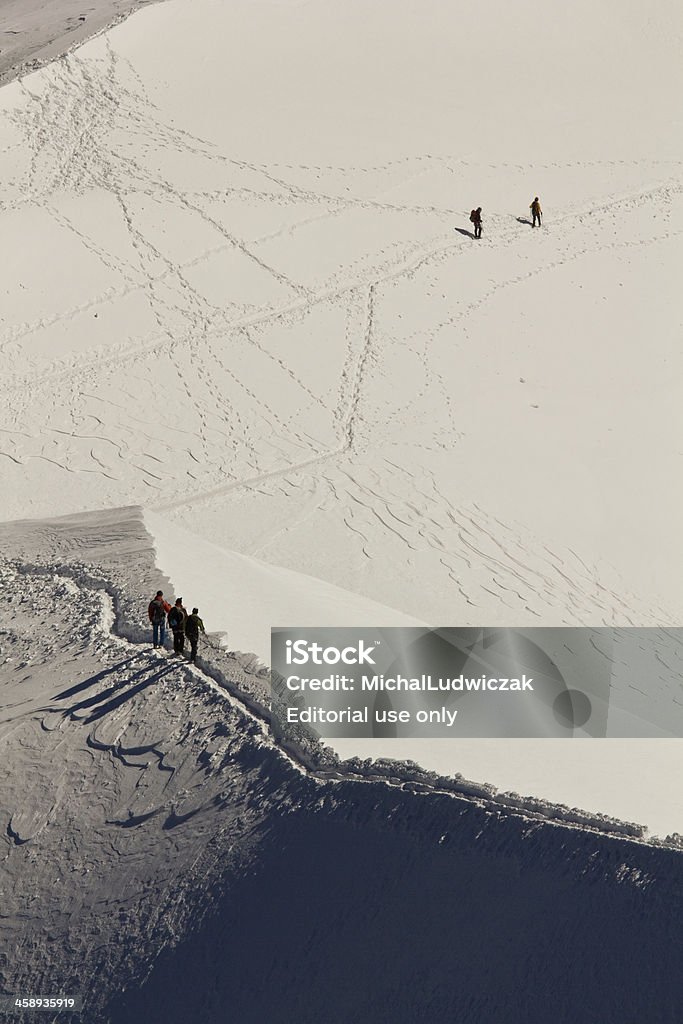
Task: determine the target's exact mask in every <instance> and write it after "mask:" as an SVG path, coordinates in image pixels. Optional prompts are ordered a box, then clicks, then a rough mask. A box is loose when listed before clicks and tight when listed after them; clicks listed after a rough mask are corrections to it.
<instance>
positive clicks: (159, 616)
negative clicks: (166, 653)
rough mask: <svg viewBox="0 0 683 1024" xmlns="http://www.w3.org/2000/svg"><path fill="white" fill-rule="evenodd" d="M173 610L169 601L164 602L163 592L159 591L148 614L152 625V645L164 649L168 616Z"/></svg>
mask: <svg viewBox="0 0 683 1024" xmlns="http://www.w3.org/2000/svg"><path fill="white" fill-rule="evenodd" d="M170 610H171V606H170V604H169V603H168V601H164V592H163V590H157V593H156V597H155V598H153V599H152V600H151V601H150V602H149V607H148V609H147V614H148V615H149V621H150V622H151V623H152V644H153V646H154V647H163V646H164V641H165V640H166V616H167V615H168V613H169V612H170Z"/></svg>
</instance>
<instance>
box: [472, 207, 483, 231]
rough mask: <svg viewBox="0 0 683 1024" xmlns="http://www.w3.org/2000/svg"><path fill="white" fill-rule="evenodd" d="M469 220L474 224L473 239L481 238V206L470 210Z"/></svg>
mask: <svg viewBox="0 0 683 1024" xmlns="http://www.w3.org/2000/svg"><path fill="white" fill-rule="evenodd" d="M470 220H471V221H472V223H473V224H474V237H475V238H481V206H478V207H477V208H476V210H472V213H471V214H470Z"/></svg>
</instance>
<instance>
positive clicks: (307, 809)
mask: <svg viewBox="0 0 683 1024" xmlns="http://www.w3.org/2000/svg"><path fill="white" fill-rule="evenodd" d="M0 537H1V539H2V542H3V543H2V549H3V550H6V549H8V548H11V549H12V551H13V552H14V553H15V554H14V557H13V558H12V560H11V561H8V560H6V559H5V560H3V561H2V563H0V581H1V582H2V605H3V615H2V618H3V623H4V628H3V634H2V640H1V645H2V652H1V654H0V685H2V692H3V694H4V700H3V708H2V714H1V715H0V741H1V742H2V749H3V760H4V761H5V763H7V764H11V765H12V769H13V770H12V772H11V773H10V774H9V775H8V776H6V777H4V778H3V780H2V783H1V784H0V813H1V814H2V817H3V819H4V820H3V821H2V823H1V824H2V834H3V835H4V839H3V840H0V842H2V846H3V848H4V853H3V855H2V857H3V882H4V886H3V890H4V894H3V907H2V914H1V915H0V947H1V948H2V949H3V951H4V952H3V955H2V957H1V958H0V987H1V988H2V990H3V991H17V990H20V989H23V990H28V989H30V990H32V991H38V990H42V989H44V988H46V987H49V988H50V990H51V991H54V990H55V988H56V987H62V988H63V989H64V990H67V989H68V990H69V991H72V992H74V991H82V992H83V993H84V995H85V997H86V1001H87V1006H88V1009H87V1019H88V1021H92V1022H99V1021H108V1022H110V1024H119V1022H121V1024H123V1022H124V1021H126V1022H130V1021H138V1020H139V1021H142V1020H146V1021H150V1022H156V1021H164V1022H166V1024H174V1022H178V1024H180V1022H181V1021H182V1022H185V1021H187V1020H188V1019H189V1020H197V1021H210V1020H211V1021H212V1020H219V1019H222V1018H223V1016H224V1015H225V1012H226V1006H229V1007H230V1013H231V1014H232V1015H233V1016H234V1017H235V1018H236V1019H239V1020H240V1021H244V1022H249V1021H254V1022H256V1021H263V1020H264V1019H269V1020H273V1021H281V1022H282V1024H289V1022H291V1021H292V1020H297V1021H301V1022H308V1021H310V1022H311V1024H312V1022H313V1021H316V1020H320V1019H325V1020H329V1021H339V1022H340V1024H341V1022H342V1021H343V1022H346V1021H348V1020H350V1019H358V1020H368V1021H370V1020H371V1021H373V1022H375V1021H378V1022H379V1021H390V1020H391V1021H394V1022H405V1024H408V1022H413V1021H416V1020H425V1021H427V1020H434V1019H440V1018H442V1017H443V1016H448V1015H450V1016H453V1015H456V1016H463V1017H464V1018H466V1019H471V1020H485V1019H489V1016H490V1015H491V1016H492V1017H493V1019H496V1020H500V1021H510V1022H513V1021H518V1020H519V1019H520V1016H519V1015H520V1014H521V1015H522V1016H521V1019H524V1020H528V1021H530V1022H538V1024H541V1022H542V1021H543V1022H545V1021H547V1020H548V1019H549V1017H552V1019H554V1020H557V1021H560V1022H564V1021H566V1022H567V1024H569V1022H570V1021H571V1022H572V1024H583V1022H584V1021H585V1022H586V1024H588V1022H589V1021H594V1020H595V1019H596V1017H597V1018H598V1019H600V1020H601V1021H605V1022H606V1024H609V1022H614V1024H623V1022H624V1021H625V1020H630V1019H633V1020H637V1019H640V1020H642V1019H646V1020H647V1019H653V1020H655V1019H656V1020H657V1021H662V1022H669V1021H670V1022H671V1024H673V1022H674V1021H676V1020H677V1012H678V1010H677V1009H676V1007H677V1006H678V1005H679V1003H678V1001H679V999H680V996H681V990H680V972H679V971H678V969H677V968H678V963H679V959H680V955H681V941H680V940H681V930H680V913H681V911H682V910H683V907H681V894H682V893H683V885H682V884H681V883H682V882H683V878H682V877H681V872H682V871H683V867H682V865H683V860H681V856H680V853H679V852H677V850H676V849H675V848H673V847H672V848H666V847H664V846H662V845H661V844H659V845H658V844H654V845H647V844H644V843H642V842H640V841H639V840H638V836H639V834H640V830H639V829H638V828H637V827H636V826H627V825H625V824H619V823H617V822H610V821H608V820H600V819H599V818H596V817H594V816H593V817H591V816H590V815H583V816H581V815H578V813H577V812H574V813H573V814H572V813H570V812H568V811H567V810H566V809H565V812H564V813H565V816H566V817H567V819H568V821H569V822H571V824H562V823H560V822H559V821H557V822H553V821H550V820H548V818H545V820H544V816H545V815H547V814H551V813H553V812H552V809H551V808H549V807H548V806H547V805H546V806H542V805H541V804H540V803H539V804H538V806H536V807H535V808H534V807H533V806H532V805H531V803H529V805H528V806H522V807H520V808H519V809H518V810H513V809H511V808H510V807H506V806H504V805H503V804H501V803H496V799H497V798H496V794H495V791H494V790H493V789H492V788H489V789H487V787H482V786H478V785H477V784H468V783H465V782H464V781H463V780H461V782H460V783H455V782H453V780H438V779H436V778H432V779H430V778H429V777H428V776H427V774H426V773H420V771H419V770H418V769H417V768H415V769H413V770H411V769H410V768H409V767H407V766H400V765H397V764H391V763H389V762H387V763H383V764H382V763H380V764H377V765H374V766H372V765H370V764H368V763H366V764H361V763H356V764H353V763H349V764H347V765H341V764H339V762H337V761H336V759H335V758H334V756H333V755H331V753H329V752H328V753H327V754H325V752H324V751H320V750H317V749H316V748H315V745H314V744H309V745H308V747H306V746H305V745H304V747H303V748H302V749H301V750H299V751H292V752H290V753H289V754H287V753H285V752H283V751H281V750H278V749H277V748H276V747H274V746H273V744H272V742H271V741H270V740H269V739H268V737H267V733H266V732H265V731H264V730H265V722H264V719H263V717H262V716H263V713H264V710H265V709H263V708H262V707H260V706H259V703H258V695H259V692H261V693H265V692H267V691H266V687H265V681H264V680H263V679H260V677H259V676H258V675H256V676H250V673H249V672H248V670H245V669H244V668H243V667H242V666H241V665H240V664H239V662H236V661H235V660H234V659H231V658H230V656H229V655H228V654H227V653H226V652H225V650H224V649H222V648H221V647H220V645H218V644H215V645H214V644H213V642H212V641H211V640H209V646H208V648H207V649H206V650H205V652H204V654H205V658H204V662H203V668H204V671H199V670H195V669H192V668H190V667H189V666H187V665H186V664H184V663H183V664H179V663H177V662H175V661H174V660H168V659H167V658H166V656H165V655H159V654H157V653H156V652H153V651H151V650H150V649H149V646H148V642H147V643H146V644H144V645H143V646H140V645H139V644H136V643H134V642H133V641H134V640H135V639H137V638H140V637H141V636H142V635H143V632H142V620H141V616H140V605H139V600H138V594H139V593H140V592H143V593H151V592H152V590H153V588H155V586H156V584H157V583H158V582H159V581H160V577H159V575H158V573H157V571H156V568H155V566H154V554H153V550H152V546H151V538H150V537H149V535H148V534H147V533H146V531H145V529H144V525H143V522H142V518H141V515H140V513H139V512H136V510H121V511H119V512H116V513H97V514H92V515H88V516H74V517H67V518H66V519H63V520H52V521H45V522H42V523H40V522H24V523H17V524H9V525H6V526H3V527H1V528H0ZM161 583H162V585H163V580H161ZM143 610H144V609H143ZM112 624H113V627H114V631H115V634H122V635H123V636H127V637H129V638H131V639H128V640H126V639H122V638H121V636H117V635H112V634H111V633H110V632H109V629H110V626H111V625H112ZM212 676H214V677H215V678H216V679H217V680H218V683H216V682H213V681H212V678H211V677H212ZM231 693H232V694H234V693H239V694H241V695H242V696H243V698H244V701H245V702H246V703H247V704H251V706H252V707H253V708H254V709H255V710H256V712H257V714H252V713H251V712H250V711H249V710H247V707H246V706H245V703H243V702H242V701H238V700H236V699H235V698H234V697H233V696H231ZM306 765H308V767H306ZM446 786H450V787H451V790H452V791H451V792H448V791H447V790H446V788H445V787H446ZM555 813H562V812H561V811H558V809H556V811H555ZM579 822H582V823H583V824H582V826H581V825H580V824H579ZM598 830H602V832H601V831H598ZM640 958H645V960H646V962H647V973H648V983H647V985H644V984H643V980H642V974H641V971H640V969H639V964H640ZM569 964H571V969H570V968H569V966H568V965H569ZM648 1013H649V1014H651V1015H652V1016H651V1017H649V1018H648V1016H647V1014H648ZM628 1014H632V1015H633V1016H632V1017H629V1016H628Z"/></svg>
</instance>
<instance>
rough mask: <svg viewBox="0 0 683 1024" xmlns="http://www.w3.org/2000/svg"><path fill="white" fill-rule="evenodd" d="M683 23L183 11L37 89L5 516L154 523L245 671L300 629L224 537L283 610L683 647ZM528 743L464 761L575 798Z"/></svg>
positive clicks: (306, 10) (641, 13) (25, 127)
mask: <svg viewBox="0 0 683 1024" xmlns="http://www.w3.org/2000/svg"><path fill="white" fill-rule="evenodd" d="M682 35H683V15H682V13H681V8H680V5H679V4H677V3H674V2H673V0H662V2H661V3H658V4H657V5H656V10H652V9H651V6H650V5H646V4H645V3H632V4H629V5H626V6H625V5H623V4H617V3H616V0H607V2H605V3H603V4H600V5H599V6H598V7H597V8H596V6H595V5H594V4H588V3H587V0H579V2H578V3H576V4H573V5H564V6H561V7H559V8H557V10H554V11H553V16H552V17H549V16H548V9H547V5H544V4H541V3H540V2H539V0H523V2H522V3H521V4H517V5H514V6H511V5H510V4H508V3H504V2H503V0H491V2H490V3H487V4H485V5H482V4H475V3H473V2H470V0H463V2H461V3H457V4H451V3H445V2H438V0H429V2H428V3H426V4H425V3H417V2H416V0H396V2H395V3H392V4H391V5H387V4H386V3H384V2H383V0H371V2H369V3H367V2H361V0H350V2H349V3H346V4H344V5H343V7H340V5H339V4H337V3H335V2H333V0H320V2H316V3H299V2H297V0H278V2H265V0H235V2H231V3H230V4H226V3H222V2H218V0H193V2H192V3H188V2H184V0H171V2H169V3H167V4H165V5H163V6H160V7H155V8H149V9H146V10H144V11H142V12H140V13H139V14H138V15H136V16H135V17H134V18H133V19H130V20H129V21H128V22H127V23H126V24H124V25H122V26H119V27H118V28H116V29H114V30H113V31H111V32H109V33H107V34H106V35H104V36H102V37H100V38H98V39H96V40H93V41H92V42H91V43H89V44H87V45H86V46H84V47H83V48H82V49H80V50H78V51H77V52H76V53H74V54H71V55H69V56H68V57H67V58H65V59H63V60H60V61H57V62H55V63H53V64H52V65H50V66H49V67H47V68H45V69H43V70H41V71H40V72H38V73H36V74H34V75H31V76H29V77H26V78H24V79H23V80H22V81H21V82H15V83H13V84H11V85H10V86H8V87H7V88H4V89H3V90H2V91H1V92H0V149H2V151H3V154H2V155H3V160H2V164H1V166H0V185H1V195H2V207H1V209H0V224H1V226H2V231H3V241H4V250H5V252H6V253H11V259H8V260H7V261H6V266H5V267H4V273H3V288H4V295H3V304H2V310H1V318H0V351H1V352H2V359H3V375H2V381H1V382H0V393H1V394H2V399H3V401H2V411H1V413H0V488H1V492H0V493H2V499H1V502H2V505H1V514H2V517H3V518H6V519H12V518H16V517H20V516H26V515H31V516H39V517H43V516H54V515H55V514H57V513H61V512H75V511H78V512H80V511H82V510H84V509H90V508H100V509H109V508H112V507H116V506H120V505H129V504H130V503H132V502H135V503H139V504H142V505H145V506H147V507H148V508H150V509H151V510H152V511H153V513H154V514H155V515H156V516H159V517H161V518H162V519H163V520H164V522H165V523H166V524H167V525H168V526H169V527H173V526H179V527H182V528H183V529H185V530H189V531H190V532H191V534H193V535H194V536H196V537H197V538H199V540H198V541H196V542H195V541H191V542H188V544H187V545H185V544H184V543H183V544H180V545H176V551H175V553H171V554H170V555H169V556H168V559H167V558H166V557H165V556H164V557H163V563H164V570H165V572H166V573H167V574H168V575H169V576H170V577H171V578H172V579H174V582H175V583H176V585H177V581H178V580H180V585H181V586H182V587H183V590H184V591H186V592H187V590H188V586H191V587H192V588H194V589H195V590H196V592H197V594H198V595H199V601H198V603H200V604H201V605H202V606H204V605H207V606H208V607H210V608H213V607H214V606H216V605H219V606H222V607H223V608H224V610H225V612H226V613H232V617H231V615H230V614H227V615H226V618H228V619H229V621H227V622H226V623H225V625H226V626H227V630H228V636H229V643H230V645H231V646H233V647H234V648H235V649H237V650H239V649H243V648H247V649H248V648H250V647H253V648H255V649H262V646H263V636H264V633H263V628H264V627H265V626H267V625H268V623H267V622H266V621H265V619H263V620H262V619H261V618H260V617H259V619H258V622H257V620H256V619H251V618H249V619H247V617H246V616H241V613H240V611H239V610H238V609H237V608H235V602H233V603H232V607H228V602H227V600H226V599H225V597H224V596H223V595H222V594H218V595H216V594H215V592H214V591H212V590H209V589H202V588H208V587H209V586H213V584H212V582H211V572H210V571H209V568H210V567H209V565H208V564H206V565H197V566H189V567H188V566H187V564H186V560H187V559H188V558H189V557H191V556H190V552H191V551H193V550H194V551H197V552H199V551H202V552H207V553H206V555H203V556H202V557H205V558H206V560H207V563H208V560H209V559H212V558H213V557H214V556H215V547H212V548H210V549H208V551H207V549H206V548H205V547H204V546H203V542H206V543H207V544H210V545H214V546H218V547H220V548H221V549H223V550H224V551H230V552H233V553H235V554H234V557H237V556H245V557H247V558H249V559H251V560H254V559H257V560H259V562H261V563H270V564H271V565H272V566H273V567H274V568H273V569H272V571H271V570H266V569H263V570H262V573H263V575H262V576H261V577H260V579H255V581H254V589H253V590H252V592H251V595H250V596H249V605H248V607H249V608H251V609H253V608H254V607H255V605H258V606H259V616H260V615H261V613H262V611H263V610H264V608H265V606H266V605H268V597H267V594H264V595H262V596H261V597H259V594H258V587H260V586H263V587H264V588H265V590H266V591H269V590H271V588H272V584H273V581H274V580H275V579H278V580H282V579H284V577H283V576H281V572H285V571H287V572H289V573H300V574H302V575H303V576H304V577H305V578H306V579H307V581H308V580H309V579H310V578H315V579H316V580H319V581H322V582H323V583H325V584H330V586H331V587H334V588H343V589H344V590H345V591H347V592H350V593H354V594H357V595H362V598H363V601H364V602H377V603H379V604H381V605H382V606H385V607H388V608H395V609H397V610H398V612H399V613H401V614H403V615H405V616H412V617H415V618H418V619H420V620H424V621H427V622H429V623H432V624H436V623H440V622H441V623H458V624H462V625H465V624H473V625H483V624H485V625H494V624H504V625H509V624H523V623H533V624H536V625H537V624H558V623H566V624H572V625H574V624H577V623H590V624H599V623H611V622H618V623H627V624H628V623H637V624H649V623H678V622H679V621H680V617H681V610H682V605H683V602H682V600H681V585H680V581H679V578H678V574H677V573H676V572H674V571H672V566H676V565H678V564H680V562H681V556H683V534H682V532H681V530H680V515H679V506H680V484H679V480H680V473H679V463H680V452H681V414H680V397H679V396H680V384H681V371H682V369H683V367H682V365H681V360H682V358H683V357H682V355H681V350H680V343H679V338H680V326H681V321H680V314H679V312H678V308H679V304H678V293H679V276H680V273H679V268H680V265H681V260H682V258H683V249H682V246H683V241H682V234H681V231H682V229H683V199H682V196H681V181H682V175H681V168H682V167H683V137H682V136H681V133H680V131H679V130H678V129H679V128H680V101H679V96H680V77H681V76H680V41H681V37H682ZM536 194H540V196H541V200H542V204H543V208H544V211H545V224H544V227H543V229H542V230H541V231H533V232H532V231H531V229H530V227H529V225H528V224H527V223H525V220H526V217H527V215H528V205H529V202H530V201H531V199H532V198H533V196H534V195H536ZM479 204H481V205H482V206H483V209H484V238H483V239H482V241H481V243H480V244H479V245H477V246H476V247H475V245H474V242H473V240H472V239H471V238H470V237H469V236H468V234H467V231H468V227H469V224H468V221H467V214H468V211H469V210H470V209H471V207H472V206H473V205H479ZM179 549H180V550H179ZM222 557H227V556H222ZM230 557H233V556H230ZM231 564H232V565H233V566H235V565H236V563H235V561H233V562H232V563H231ZM239 564H240V566H241V567H242V569H244V566H245V565H247V564H248V565H249V566H250V567H252V568H253V567H254V565H255V564H256V563H255V562H254V561H250V562H249V563H239ZM189 568H191V569H192V570H193V575H187V573H188V569H189ZM196 569H198V570H199V574H200V577H202V580H203V582H202V580H196V576H195V575H194V572H195V570H196ZM286 578H287V579H288V580H290V581H292V582H295V581H296V580H298V579H299V577H294V578H293V577H292V576H287V577H286ZM185 581H187V585H186V582H185ZM297 586H298V584H297V585H296V586H295V588H294V589H297ZM310 586H312V584H310V583H309V582H306V583H305V585H304V589H305V590H306V591H307V592H308V588H309V587H310ZM326 594H328V595H332V594H333V591H332V589H329V590H327V591H326ZM204 595H206V596H204ZM184 596H186V597H187V593H185V594H184ZM329 599H330V600H333V599H332V597H330V598H329ZM334 600H337V598H335V599H334ZM339 600H341V601H342V604H343V601H344V600H346V599H341V598H340V599H339ZM207 603H208V604H207ZM270 607H271V608H272V605H271V606H270ZM306 607H307V606H306V603H305V600H304V595H299V597H298V598H297V608H298V612H297V614H299V613H300V614H303V613H304V611H306ZM336 607H337V608H338V607H340V606H339V605H337V606H336ZM358 607H360V601H359V605H358ZM363 607H365V608H366V609H367V613H368V615H370V614H371V611H372V608H371V605H370V604H369V603H368V604H366V603H364V604H363ZM203 610H204V608H203ZM277 613H278V614H280V613H281V612H280V609H279V608H277ZM269 614H270V613H269ZM272 614H275V612H274V611H273V612H272ZM372 614H373V615H374V614H375V612H374V611H372ZM377 614H379V613H377ZM207 618H208V616H207ZM273 624H274V623H273ZM280 624H282V623H280ZM220 625H223V623H221V624H220ZM210 628H215V627H214V626H213V623H212V624H211V626H210ZM630 749H631V748H627V753H626V757H627V758H628V757H629V750H630ZM632 749H633V750H635V748H632ZM677 749H678V748H677V747H676V746H673V747H672V748H671V751H672V752H673V753H672V757H674V758H675V757H676V756H677V753H676V751H677ZM662 751H663V748H658V753H660V754H662ZM500 754H501V758H502V759H503V760H501V759H500V758H499V759H498V760H497V761H496V763H493V762H492V759H491V757H490V754H489V753H487V752H486V751H485V748H484V747H478V748H477V751H476V756H474V755H472V757H471V758H470V754H467V755H466V754H465V752H464V751H463V750H460V749H458V750H453V751H452V755H453V756H452V762H451V770H463V771H465V772H466V773H467V774H472V775H475V776H477V775H478V776H479V777H480V778H482V779H483V778H488V779H491V780H492V781H495V782H496V784H498V785H501V786H506V785H509V786H514V787H515V788H524V787H525V786H527V785H528V786H529V787H530V788H533V789H537V788H538V787H539V786H540V785H542V784H543V783H542V779H541V776H542V775H545V776H546V778H547V779H548V780H550V783H552V780H553V772H554V763H553V761H552V760H550V763H548V764H547V765H545V766H544V768H543V769H540V770H539V769H538V767H537V754H536V753H533V752H531V750H529V759H528V764H527V763H526V762H525V755H524V753H521V754H519V757H520V759H521V766H520V767H519V769H518V768H517V767H511V769H510V774H509V782H507V778H508V776H506V768H505V760H506V759H507V756H508V755H507V753H504V752H503V751H502V748H501V750H500ZM479 755H481V760H479V761H477V760H476V757H478V756H479ZM466 756H467V757H468V765H467V766H465V765H463V764H462V759H463V758H465V757H466ZM515 756H516V757H517V755H515ZM565 756H567V757H576V758H577V759H581V758H582V756H583V754H582V752H581V751H580V748H579V747H576V749H574V747H572V751H571V752H568V753H566V754H565ZM663 756H667V755H663ZM438 757H439V760H440V768H441V770H444V765H445V761H446V760H447V759H446V758H444V757H443V752H439V754H438ZM641 759H642V760H643V761H644V762H646V763H644V764H641ZM654 763H655V762H654V761H653V762H650V761H649V758H647V756H646V755H643V754H642V749H641V750H640V752H639V754H638V760H636V759H635V757H634V758H633V767H634V771H635V772H636V774H639V775H640V776H641V778H643V779H645V778H647V765H654ZM660 766H661V770H662V771H663V772H667V769H666V767H665V765H664V764H661V763H660ZM527 768H528V770H527ZM571 771H572V769H571V765H565V766H564V767H562V768H561V770H560V771H559V772H558V779H560V776H561V782H560V785H561V787H562V797H561V798H562V799H565V800H571V794H573V793H576V795H575V802H581V803H586V802H587V795H586V790H585V788H583V787H581V786H580V787H578V790H572V789H571V786H570V785H569V784H568V783H567V782H566V779H567V775H571ZM605 772H606V774H608V775H609V774H611V775H612V776H613V777H616V776H617V774H620V773H621V769H618V772H617V770H614V771H612V769H605ZM624 780H625V781H624V786H625V788H630V785H631V783H630V781H627V777H624ZM647 786H648V787H649V782H648V783H647ZM647 791H648V789H647V788H646V789H644V790H641V793H640V796H639V797H638V806H639V811H638V816H640V808H642V806H643V804H644V803H645V802H646V800H647V797H646V796H644V795H643V794H646V793H647ZM568 794H570V795H568ZM544 795H549V796H552V795H553V794H551V793H549V792H548V793H544ZM589 795H590V794H588V796H589ZM595 799H596V800H599V801H600V802H601V803H602V802H603V801H607V800H608V796H607V790H606V789H602V788H600V787H599V786H596V790H595ZM610 799H611V798H610ZM619 813H625V812H624V811H622V810H621V805H620V810H619Z"/></svg>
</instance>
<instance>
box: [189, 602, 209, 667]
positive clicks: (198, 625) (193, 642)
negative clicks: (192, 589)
mask: <svg viewBox="0 0 683 1024" xmlns="http://www.w3.org/2000/svg"><path fill="white" fill-rule="evenodd" d="M185 633H186V634H187V639H188V640H189V641H190V661H196V660H197V644H198V643H199V634H200V633H206V630H205V629H204V623H203V622H202V620H201V619H200V618H199V608H193V609H192V615H188V617H187V623H186V625H185Z"/></svg>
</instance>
